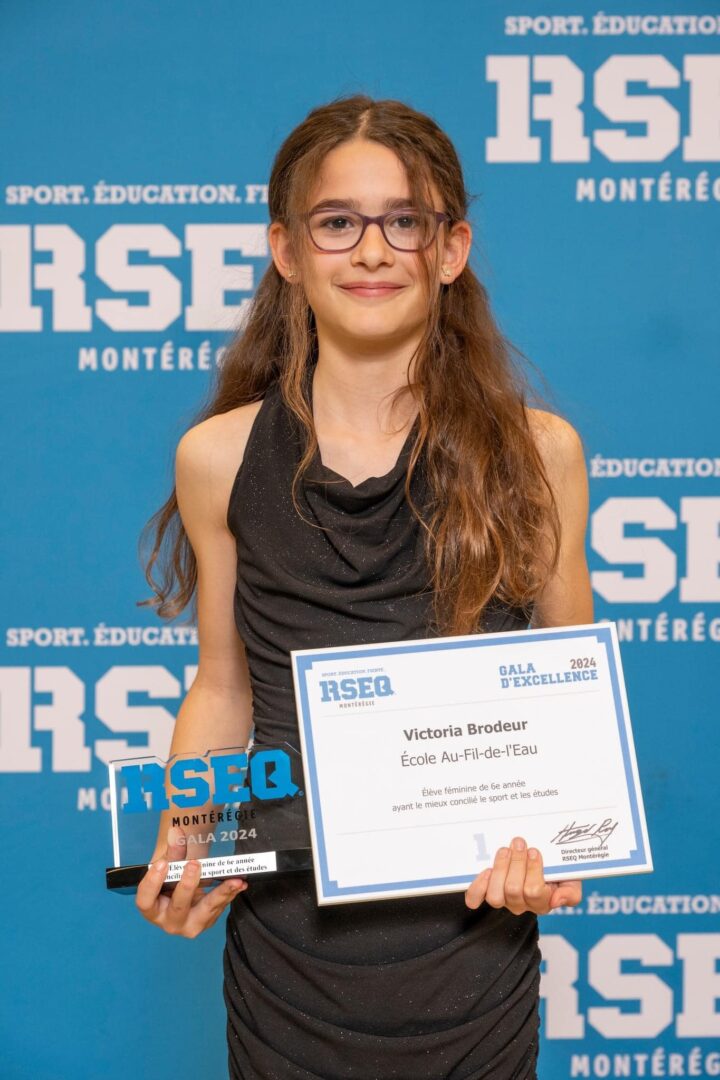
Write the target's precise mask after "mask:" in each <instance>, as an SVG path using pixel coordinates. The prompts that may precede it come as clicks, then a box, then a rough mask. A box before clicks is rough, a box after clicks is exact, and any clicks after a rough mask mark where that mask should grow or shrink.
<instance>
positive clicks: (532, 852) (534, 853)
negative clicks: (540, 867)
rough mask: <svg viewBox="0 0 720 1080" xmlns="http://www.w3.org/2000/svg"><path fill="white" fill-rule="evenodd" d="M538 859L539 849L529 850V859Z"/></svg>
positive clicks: (532, 848)
mask: <svg viewBox="0 0 720 1080" xmlns="http://www.w3.org/2000/svg"><path fill="white" fill-rule="evenodd" d="M537 857H538V852H537V848H534V847H531V848H528V859H537Z"/></svg>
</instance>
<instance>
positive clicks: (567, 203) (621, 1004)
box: [0, 0, 720, 1080]
mask: <svg viewBox="0 0 720 1080" xmlns="http://www.w3.org/2000/svg"><path fill="white" fill-rule="evenodd" d="M563 12H564V14H561V15H555V16H552V15H548V14H547V9H546V8H545V7H543V6H541V5H539V4H535V3H527V2H525V3H519V4H518V5H517V7H515V8H513V9H512V11H510V10H509V8H508V6H507V5H503V4H500V3H497V2H486V3H483V4H478V3H475V2H472V0H456V2H454V3H452V4H437V3H431V2H430V0H414V2H413V3H405V2H398V0H396V2H394V3H390V4H388V3H387V2H383V3H379V2H378V0H366V2H365V3H364V4H363V5H362V6H361V7H350V6H349V5H346V4H336V3H335V4H334V3H329V2H327V0H314V2H312V3H308V4H305V5H299V4H295V3H290V2H286V0H276V2H275V3H274V4H272V5H270V6H269V7H263V6H262V5H260V4H252V5H251V4H239V3H233V2H231V0H206V2H205V3H203V4H195V3H191V2H190V0H174V2H173V3H172V4H171V3H168V2H167V0H159V2H156V3H153V4H140V3H135V2H129V0H126V2H124V3H122V4H116V5H99V6H98V5H89V4H82V3H78V2H73V0H68V2H66V3H64V4H62V5H56V4H51V3H49V2H48V0H44V2H43V0H37V2H36V3H34V4H32V5H29V4H24V3H21V2H19V0H5V3H4V4H3V5H2V8H0V29H1V30H2V40H3V63H2V65H1V66H0V124H1V127H0V132H1V138H2V154H1V155H0V347H1V348H2V364H1V366H0V371H1V377H2V403H3V414H4V418H3V424H2V429H1V430H2V436H1V437H2V440H3V444H4V454H3V460H4V462H5V483H4V485H3V489H4V490H3V504H2V512H3V529H2V567H3V590H2V596H3V605H2V622H3V626H2V644H3V656H2V668H0V771H1V772H2V777H1V790H2V804H1V807H0V811H1V817H0V820H1V821H2V829H3V834H4V838H5V843H4V845H3V852H4V855H5V878H6V880H5V885H4V888H3V908H4V919H3V934H4V937H5V957H6V959H5V962H4V964H3V973H4V978H3V989H2V1008H1V1009H0V1016H1V1019H0V1034H1V1045H2V1048H3V1049H2V1063H1V1064H0V1074H1V1075H2V1077H4V1078H7V1080H10V1078H12V1080H20V1078H23V1080H25V1078H28V1080H29V1078H32V1080H84V1078H88V1080H89V1078H91V1077H92V1078H94V1077H97V1076H103V1077H105V1078H106V1080H113V1078H120V1077H124V1076H126V1075H127V1074H128V1071H129V1070H130V1069H131V1068H132V1070H133V1071H134V1072H137V1073H138V1074H139V1075H143V1076H149V1075H155V1076H158V1077H162V1078H165V1077H167V1078H170V1077H172V1078H174V1080H182V1078H191V1077H199V1076H202V1077H207V1078H209V1080H214V1078H215V1077H217V1078H220V1077H222V1076H224V1075H225V1045H224V1010H223V1005H222V998H221V963H220V953H221V947H222V924H220V925H218V926H217V927H216V928H215V929H214V930H213V931H211V932H210V933H209V934H207V935H204V936H203V937H202V938H201V939H200V940H198V941H195V942H187V941H183V940H179V939H175V938H169V937H166V936H165V935H163V934H161V933H160V932H158V931H156V930H155V929H154V928H152V927H150V926H149V925H147V924H145V923H144V922H143V921H142V920H141V919H140V918H139V916H138V915H137V913H136V911H135V908H134V905H133V902H132V900H130V899H128V898H127V897H121V896H116V895H108V894H107V893H106V892H105V888H104V867H105V865H106V864H107V863H108V862H109V859H110V850H111V849H110V823H109V816H108V813H107V809H106V798H107V796H106V794H104V789H105V787H106V769H105V764H104V762H105V761H106V760H107V758H108V756H109V755H111V754H114V755H116V756H117V754H118V750H119V749H122V747H123V746H145V745H148V744H150V745H152V746H153V747H154V748H159V749H162V748H164V747H166V746H167V742H168V740H169V734H170V730H171V727H172V722H173V717H174V715H175V713H176V711H177V708H178V704H179V702H180V700H181V698H182V695H183V693H184V691H185V690H186V689H187V687H188V686H189V684H190V682H191V681H192V678H193V672H194V667H193V665H194V664H195V663H196V649H195V647H194V644H193V639H192V636H191V635H190V633H189V632H188V631H187V630H179V629H177V628H176V629H175V630H174V631H171V632H168V631H165V634H164V635H163V636H160V634H159V633H158V628H159V626H160V624H159V622H158V620H156V619H155V618H154V617H153V616H152V615H151V614H149V613H148V611H147V610H146V609H138V608H137V607H136V606H135V602H136V600H137V599H139V598H141V597H144V596H146V595H147V589H146V586H145V583H144V579H143V576H142V572H141V569H140V565H139V562H138V559H137V554H136V544H137V537H138V534H139V531H140V529H141V527H142V525H143V523H144V522H145V521H146V519H147V518H148V517H149V516H150V514H151V513H152V512H153V511H154V509H155V508H156V507H157V506H158V505H159V504H160V503H161V502H162V501H163V500H164V498H165V497H166V495H167V493H168V491H169V488H170V485H171V476H172V472H171V470H172V460H173V455H174V449H175V445H176V443H177V440H178V438H179V436H180V435H181V434H182V432H183V431H184V430H185V428H186V426H187V425H188V423H189V422H190V420H191V418H192V416H193V415H194V414H195V412H196V409H197V407H198V405H199V403H200V401H201V400H202V398H203V397H204V395H205V393H206V390H207V386H208V380H209V377H210V371H211V369H212V367H213V366H214V365H215V363H216V362H217V358H218V350H220V349H221V348H222V345H223V343H224V342H225V341H226V340H227V329H228V328H229V327H230V326H232V325H233V323H235V322H237V320H238V318H239V317H241V314H242V305H243V303H245V302H246V301H247V300H248V298H249V297H250V296H251V295H252V292H253V289H254V287H255V284H256V282H257V280H258V277H259V275H260V274H261V273H262V271H263V268H264V267H265V265H266V263H267V248H266V233H265V230H266V225H267V207H266V203H265V201H264V200H265V195H266V191H265V187H264V185H265V184H266V183H267V178H268V173H269V166H270V162H271V160H272V156H273V154H274V152H275V150H276V148H277V146H278V145H279V142H280V141H281V139H282V138H283V137H284V136H285V134H286V133H287V132H288V131H289V130H290V129H291V128H292V127H293V126H294V125H295V124H296V123H298V122H299V121H300V120H301V119H302V118H303V116H304V115H305V114H306V112H307V111H308V110H309V109H310V108H311V107H313V106H314V105H316V104H319V103H322V102H325V101H328V100H330V99H331V98H333V97H335V96H338V95H340V94H344V93H350V92H355V91H359V90H360V91H364V92H367V93H370V94H372V95H373V96H376V97H396V98H400V99H403V100H405V101H407V102H409V103H410V104H412V105H413V106H415V107H416V108H418V109H421V110H423V111H426V112H429V113H430V114H431V115H433V116H434V117H435V118H436V119H437V120H438V122H439V123H440V124H441V125H442V126H443V127H444V128H445V129H446V130H447V132H448V133H449V135H450V136H451V138H452V139H453V140H454V141H455V144H456V146H457V148H458V151H459V153H460V155H461V158H462V160H463V163H464V166H465V170H466V177H467V184H468V187H469V189H470V190H471V191H472V192H474V193H476V195H477V196H478V198H477V200H476V201H475V203H474V206H473V210H472V221H473V224H474V227H475V230H476V233H475V236H476V239H475V248H474V254H473V259H474V265H475V268H476V270H477V271H478V272H479V273H480V275H481V276H482V278H483V280H484V281H485V282H486V284H487V286H488V288H489V291H490V294H491V299H492V302H493V305H494V309H495V311H496V313H497V316H498V318H499V320H500V323H501V326H502V328H503V330H504V332H505V333H506V334H507V335H508V336H509V337H510V338H511V339H512V340H513V341H514V342H515V343H516V344H517V345H518V346H519V347H520V348H521V349H522V350H523V351H524V352H525V353H526V354H527V355H528V356H529V357H530V358H531V359H532V361H533V362H534V363H535V364H537V366H538V367H539V368H540V369H541V371H542V372H543V373H544V375H545V376H546V377H547V379H548V381H549V383H550V385H551V386H552V388H553V391H554V401H555V404H556V406H557V408H558V409H559V410H560V411H562V412H563V413H564V414H565V415H566V416H567V417H568V418H569V419H570V420H571V421H572V422H573V423H574V424H575V425H576V426H577V427H578V428H579V430H580V431H581V433H582V435H583V437H584V439H585V443H586V448H587V458H588V468H589V471H590V476H591V498H592V520H591V527H590V530H589V535H588V549H589V558H590V561H591V567H592V570H593V585H594V589H595V597H596V613H597V617H599V618H609V619H613V620H615V621H617V623H618V628H619V632H620V637H621V642H622V649H623V657H624V664H625V670H626V679H627V684H628V694H629V699H630V705H631V713H632V716H633V723H634V730H635V739H636V746H637V754H638V760H639V767H640V774H641V778H642V781H643V785H644V790H645V798H646V807H647V813H648V825H649V830H650V837H651V842H652V845H653V851H654V856H655V862H656V870H655V872H654V873H653V874H652V875H650V876H639V877H626V878H616V879H613V880H608V881H599V882H594V883H590V884H589V887H588V888H587V891H586V899H585V901H584V902H583V904H582V906H581V907H580V908H579V909H577V910H576V911H574V912H569V911H566V912H562V913H559V914H555V915H553V916H551V917H547V918H545V919H543V920H542V933H543V952H544V956H545V961H544V964H545V971H544V980H543V995H544V1003H543V1033H544V1041H543V1047H542V1052H541V1067H540V1075H541V1076H542V1078H543V1080H556V1078H563V1077H571V1076H716V1075H720V1053H719V1052H718V1051H719V1048H720V1012H719V1011H718V1010H719V1009H720V1004H719V1002H718V999H720V974H718V960H719V959H720V932H719V930H720V926H719V923H718V912H719V911H720V905H719V901H718V896H717V895H713V893H714V892H715V893H717V891H718V871H717V858H716V844H715V841H717V839H718V827H717V821H716V816H715V803H716V799H715V792H716V786H717V784H716V780H717V775H718V768H719V766H720V751H719V750H718V741H717V738H716V726H717V694H716V685H717V666H716V663H717V662H716V656H717V649H718V642H719V641H720V574H719V566H718V564H719V563H720V539H719V538H718V526H719V524H720V487H719V485H718V476H719V475H720V448H719V447H718V442H717V408H718V405H717V402H718V389H719V387H718V374H717V373H718V344H717V343H718V331H719V330H720V325H719V324H720V316H719V314H718V306H717V286H718V281H720V266H719V265H718V263H719V262H720V256H719V252H720V243H718V241H719V240H720V235H719V232H718V227H717V215H718V208H719V204H720V43H719V42H720V38H719V37H718V32H719V30H720V18H719V17H718V14H717V9H716V8H715V9H714V8H713V6H712V5H710V4H706V3H697V4H693V5H689V4H687V3H685V2H679V3H678V2H676V3H674V4H672V5H670V6H665V7H656V6H652V5H648V4H647V3H644V2H633V3H632V4H630V3H626V2H622V3H617V4H615V5H614V6H613V10H612V12H605V13H603V12H597V11H596V10H595V9H594V8H593V7H591V6H590V5H588V4H587V3H585V2H584V0H581V2H579V3H576V4H574V5H573V6H572V8H568V9H563ZM143 631H145V632H144V633H143ZM136 1062H137V1063H138V1064H137V1066H136V1065H135V1063H136ZM131 1063H132V1064H131ZM368 1080H371V1078H368Z"/></svg>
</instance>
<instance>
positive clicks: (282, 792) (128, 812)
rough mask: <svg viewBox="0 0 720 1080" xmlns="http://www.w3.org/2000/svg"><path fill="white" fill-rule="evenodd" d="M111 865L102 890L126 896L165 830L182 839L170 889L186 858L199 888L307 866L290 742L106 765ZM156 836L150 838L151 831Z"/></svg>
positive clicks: (298, 774) (161, 845) (300, 784)
mask: <svg viewBox="0 0 720 1080" xmlns="http://www.w3.org/2000/svg"><path fill="white" fill-rule="evenodd" d="M108 767H109V771H110V811H111V818H112V833H113V865H112V866H110V867H108V868H107V870H106V883H107V887H108V889H114V890H122V891H124V892H134V891H135V889H136V888H137V886H138V884H139V882H140V881H141V879H142V878H143V877H144V875H145V873H146V872H147V869H148V866H149V860H150V859H151V858H152V855H153V852H155V850H156V848H157V849H158V850H159V851H161V852H162V851H164V850H165V847H166V837H167V831H168V829H169V828H170V827H171V826H175V829H176V830H178V829H179V830H180V832H177V831H176V832H175V836H176V837H180V836H181V835H182V840H181V843H180V844H179V846H180V849H181V850H182V849H183V848H184V853H183V857H182V858H179V859H176V860H173V861H171V862H170V865H169V867H168V873H167V877H166V879H165V886H164V887H165V888H172V887H173V885H174V884H176V883H177V882H178V881H179V880H180V877H181V875H182V871H183V868H184V866H185V864H186V863H187V861H188V860H189V859H197V860H199V862H200V866H201V876H200V883H201V884H209V883H211V882H215V881H220V880H222V879H223V878H227V877H250V876H257V875H260V874H262V875H264V876H268V875H273V874H281V873H287V872H289V871H296V870H308V869H310V868H311V867H312V848H311V841H310V832H309V826H308V817H307V809H306V799H305V792H304V779H303V769H302V759H301V756H300V753H299V751H298V750H296V749H295V748H294V747H293V746H291V745H290V744H289V743H281V744H275V745H258V744H254V743H253V744H252V745H250V746H248V747H242V746H233V747H228V748H225V749H222V750H207V751H205V752H204V753H198V754H195V753H188V754H179V755H177V756H175V757H172V758H171V759H170V760H169V761H167V762H165V761H160V760H159V759H158V758H157V757H154V756H144V757H133V758H125V759H122V760H115V761H111V762H109V766H108ZM161 830H162V832H163V834H164V835H163V836H162V837H161V838H160V839H159V834H160V832H161Z"/></svg>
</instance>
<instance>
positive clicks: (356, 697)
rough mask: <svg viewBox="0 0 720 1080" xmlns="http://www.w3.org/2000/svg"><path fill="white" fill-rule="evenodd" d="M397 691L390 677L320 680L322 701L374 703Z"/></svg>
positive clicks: (368, 676) (376, 676)
mask: <svg viewBox="0 0 720 1080" xmlns="http://www.w3.org/2000/svg"><path fill="white" fill-rule="evenodd" d="M394 693H395V691H394V690H393V688H392V684H391V682H390V677H389V675H360V676H358V677H346V678H343V679H320V701H322V702H331V701H340V702H348V701H355V702H361V701H372V700H374V699H375V698H379V697H390V696H391V695H392V694H394Z"/></svg>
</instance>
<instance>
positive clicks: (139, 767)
mask: <svg viewBox="0 0 720 1080" xmlns="http://www.w3.org/2000/svg"><path fill="white" fill-rule="evenodd" d="M166 777H167V779H168V781H169V783H166ZM120 782H121V784H122V785H123V786H124V788H125V791H126V795H127V797H126V799H125V801H124V802H123V804H122V806H121V812H122V813H124V814H137V813H147V812H148V811H151V810H169V809H170V808H171V807H179V808H180V809H182V810H186V809H187V808H188V807H198V806H204V805H205V804H206V803H208V802H212V803H213V804H218V803H223V804H224V803H231V802H239V803H247V802H250V800H251V798H255V799H284V798H285V797H286V796H293V795H296V794H297V792H298V791H299V790H300V789H299V787H298V785H297V784H296V783H294V781H293V779H292V767H291V761H290V758H289V756H288V753H287V751H285V750H282V749H280V748H279V747H274V748H273V749H272V750H259V751H257V752H256V753H255V754H254V755H253V756H252V758H251V759H250V762H249V763H248V754H247V753H245V752H244V751H230V752H223V753H211V754H210V755H206V756H205V757H190V758H179V759H178V760H177V761H175V762H174V763H173V764H172V765H171V766H170V767H169V769H168V768H167V766H166V765H161V764H160V762H158V761H145V762H143V763H142V764H136V763H133V764H129V765H123V766H122V768H121V769H120ZM211 784H212V786H211Z"/></svg>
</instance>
